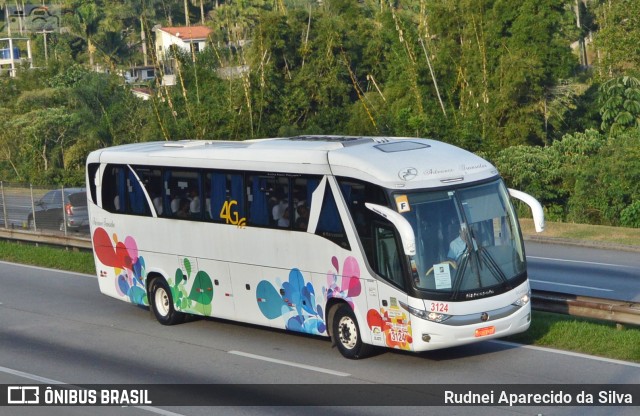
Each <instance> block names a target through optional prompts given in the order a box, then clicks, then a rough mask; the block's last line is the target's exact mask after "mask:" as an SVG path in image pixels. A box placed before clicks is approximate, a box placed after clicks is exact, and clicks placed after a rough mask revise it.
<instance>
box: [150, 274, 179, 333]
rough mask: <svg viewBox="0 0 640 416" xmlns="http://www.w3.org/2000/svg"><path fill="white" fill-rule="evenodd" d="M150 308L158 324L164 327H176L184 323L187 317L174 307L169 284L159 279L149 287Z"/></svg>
mask: <svg viewBox="0 0 640 416" xmlns="http://www.w3.org/2000/svg"><path fill="white" fill-rule="evenodd" d="M149 306H150V307H151V310H152V311H153V314H154V315H155V317H156V319H157V320H158V322H160V323H161V324H162V325H175V324H179V323H182V322H184V319H185V315H184V314H183V313H181V312H178V311H176V309H175V307H174V306H173V297H172V296H171V289H170V288H169V285H168V284H167V282H166V281H165V280H164V279H163V278H161V277H159V278H156V279H154V280H153V281H152V282H151V286H150V287H149Z"/></svg>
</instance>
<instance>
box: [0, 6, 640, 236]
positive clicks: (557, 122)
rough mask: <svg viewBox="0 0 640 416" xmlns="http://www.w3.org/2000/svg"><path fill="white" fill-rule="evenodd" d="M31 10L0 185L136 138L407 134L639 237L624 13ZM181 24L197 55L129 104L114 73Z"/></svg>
mask: <svg viewBox="0 0 640 416" xmlns="http://www.w3.org/2000/svg"><path fill="white" fill-rule="evenodd" d="M37 3H38V4H40V3H41V2H40V1H38V2H37ZM45 3H46V4H49V5H51V6H52V7H55V8H57V9H56V10H60V11H61V13H60V14H61V23H60V30H57V31H53V32H52V33H47V35H46V37H45V36H44V35H43V34H42V33H28V34H26V35H22V36H26V37H29V38H30V39H31V48H32V50H33V64H34V66H35V67H36V68H33V69H30V68H27V67H25V68H21V69H19V70H18V71H17V72H16V76H15V77H10V76H9V72H8V71H2V73H1V74H0V179H1V180H3V181H9V182H18V181H19V182H30V183H34V184H53V183H62V184H65V185H75V184H79V183H82V182H83V164H84V160H85V157H86V155H87V153H88V152H90V151H91V150H93V149H96V148H99V147H104V146H111V145H117V144H122V143H130V142H136V141H150V140H177V139H207V140H220V139H224V140H243V139H249V138H260V137H272V136H284V135H297V134H350V135H393V136H419V137H431V138H435V139H438V140H442V141H445V142H449V143H452V144H455V145H458V146H461V147H464V148H467V149H469V150H471V151H474V152H477V153H479V154H481V155H482V156H484V157H486V158H488V159H489V160H491V161H492V162H493V163H495V164H496V166H498V168H499V169H500V171H501V172H502V174H503V176H504V177H505V179H506V180H507V182H508V184H509V185H510V186H513V187H516V188H519V189H522V190H524V191H526V192H528V193H530V194H532V195H534V196H535V197H537V198H539V199H540V201H541V202H542V203H543V205H544V206H545V210H546V213H547V218H548V219H550V220H560V221H576V222H589V223H594V224H611V225H625V226H633V227H640V48H638V46H637V45H638V39H640V0H606V1H604V0H602V1H600V0H521V1H517V2H514V1H507V0H459V1H454V0H396V1H384V0H360V1H356V0H323V1H316V0H206V1H205V0H191V1H189V0H183V1H176V0H160V1H157V0H134V1H116V0H111V1H109V0H101V1H85V0H61V1H51V2H49V1H47V2H45ZM17 4H18V3H16V2H13V1H0V7H1V8H2V9H3V10H2V15H7V13H5V11H8V10H10V9H11V8H12V7H15V6H16V5H17ZM5 23H6V22H5ZM187 24H188V25H204V26H207V27H209V28H210V29H212V30H213V31H212V33H211V35H210V36H209V38H208V40H207V47H206V48H204V49H203V50H202V51H199V52H197V53H196V52H193V53H184V54H182V53H179V52H176V62H177V64H176V65H175V66H174V68H175V72H176V73H175V75H176V77H175V79H176V83H175V85H173V86H166V85H162V84H161V82H160V81H161V79H162V77H161V75H162V70H161V68H160V67H158V68H157V69H158V76H157V77H156V79H155V80H151V81H149V82H148V83H147V85H145V87H146V88H147V89H148V90H149V91H150V92H151V98H150V99H149V100H142V99H140V98H138V97H136V96H134V95H133V94H132V91H131V90H132V84H128V83H125V82H124V78H123V77H122V71H124V70H126V69H128V68H131V67H134V66H139V65H142V64H143V63H144V62H145V60H146V62H147V63H148V64H149V65H157V64H158V57H157V56H156V55H155V53H156V50H157V48H156V45H155V43H154V42H155V36H156V31H155V30H154V29H157V28H159V27H166V26H185V25H187ZM0 30H2V33H0V38H6V37H9V36H8V33H7V32H8V24H4V26H3V25H2V24H0ZM11 36H16V33H11ZM17 36H21V35H20V34H18V35H17ZM45 45H46V48H45ZM143 45H144V48H143ZM145 51H146V54H145V53H144V52H145ZM145 55H146V56H145ZM225 74H226V75H225ZM229 74H233V75H229ZM138 86H139V85H138Z"/></svg>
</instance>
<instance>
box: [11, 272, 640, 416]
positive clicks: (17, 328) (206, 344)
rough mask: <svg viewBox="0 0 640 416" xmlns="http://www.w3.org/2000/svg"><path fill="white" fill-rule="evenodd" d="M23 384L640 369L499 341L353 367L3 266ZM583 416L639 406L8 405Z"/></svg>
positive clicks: (314, 346)
mask: <svg viewBox="0 0 640 416" xmlns="http://www.w3.org/2000/svg"><path fill="white" fill-rule="evenodd" d="M13 383H19V384H31V383H47V384H50V383H66V384H73V385H77V384H87V383H100V384H105V383H106V384H109V383H111V384H124V385H129V386H137V385H144V384H145V383H166V384H174V383H178V384H191V383H193V384H223V385H230V386H233V387H234V388H235V387H236V386H237V387H238V391H237V394H246V395H247V404H251V403H252V402H251V397H252V395H250V394H249V393H248V392H249V391H251V389H250V388H247V386H246V384H249V385H255V384H256V383H257V384H264V385H272V384H274V383H285V384H290V385H294V386H295V385H301V384H313V385H316V386H317V388H318V395H319V396H321V397H322V396H323V394H324V393H323V391H325V389H329V388H333V389H335V387H336V385H338V384H356V385H363V384H370V383H374V384H403V385H407V384H409V385H411V384H417V385H422V384H432V385H442V384H462V385H464V386H465V388H466V386H471V387H469V388H473V385H475V384H487V383H488V384H490V385H494V386H496V389H500V386H510V385H513V384H523V383H524V384H542V385H553V384H563V385H564V384H566V385H574V386H575V385H579V384H581V383H594V384H607V385H613V384H640V365H638V364H630V363H624V362H618V361H613V360H605V359H598V358H594V357H587V356H582V355H579V354H571V353H561V352H557V351H552V350H548V349H542V348H534V347H523V346H519V345H512V344H508V343H504V342H501V341H486V342H482V343H479V344H475V345H471V346H465V347H459V348H452V349H448V350H442V351H435V352H431V353H424V354H419V355H414V354H406V353H399V352H394V351H385V352H381V353H380V354H378V355H376V356H374V357H371V358H368V359H365V360H359V361H350V360H346V359H344V358H342V357H341V356H340V355H339V353H338V352H337V351H336V350H335V349H332V348H331V346H330V343H329V342H328V341H327V340H324V339H320V338H315V337H309V336H302V335H296V334H289V333H283V332H280V331H274V330H270V329H265V328H258V327H254V326H248V325H240V324H236V323H232V322H227V321H221V320H213V319H201V320H193V321H191V322H187V323H186V324H182V325H178V326H175V327H164V326H161V325H159V324H158V323H157V322H156V321H155V320H154V319H152V317H151V314H150V313H149V311H148V310H146V309H144V308H139V307H135V306H132V305H129V304H126V303H124V302H120V301H117V300H115V299H111V298H108V297H105V296H104V295H101V294H100V293H99V291H98V287H97V282H96V278H95V277H93V276H87V275H78V274H73V273H67V272H59V271H52V270H47V269H39V268H33V267H28V266H20V265H14V264H9V263H0V385H4V384H13ZM243 384H245V386H242V385H243ZM323 386H324V387H323ZM258 388H259V386H258ZM350 391H351V390H349V389H347V388H345V394H349V392H350ZM292 394H295V391H293V392H292ZM332 394H335V393H332ZM399 394H401V395H402V394H404V395H410V394H411V391H410V390H401V391H400V392H399ZM326 400H327V404H329V403H331V402H332V399H331V395H329V396H328V397H327V398H326ZM636 405H637V404H636ZM578 412H580V413H581V414H582V415H610V414H616V415H636V414H637V407H617V408H612V407H587V408H584V407H581V408H577V407H555V406H544V405H538V406H527V407H508V406H497V405H494V406H483V407H478V406H474V407H453V408H451V407H426V408H425V407H422V408H421V407H411V408H400V409H392V408H389V407H383V406H346V407H344V406H342V407H330V408H327V407H315V408H314V407H310V408H304V409H300V408H297V407H212V408H208V407H189V406H182V405H181V406H177V407H165V406H159V405H153V404H151V405H146V406H131V407H91V408H85V407H5V408H1V407H0V415H11V416H13V415H82V414H96V415H110V414H116V415H154V414H160V415H185V416H186V415H189V416H191V415H194V416H195V415H211V414H237V415H245V414H278V415H288V414H292V415H293V414H295V415H300V414H301V413H302V414H341V415H342V414H344V415H362V414H380V415H382V414H385V415H388V414H389V413H397V414H401V413H411V414H435V415H440V414H442V415H452V414H460V415H466V414H473V415H523V414H526V415H538V414H544V415H574V414H576V413H578Z"/></svg>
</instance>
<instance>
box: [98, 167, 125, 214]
mask: <svg viewBox="0 0 640 416" xmlns="http://www.w3.org/2000/svg"><path fill="white" fill-rule="evenodd" d="M125 198H126V188H125V171H124V167H123V166H117V165H107V167H106V169H105V170H104V176H103V178H102V208H103V209H105V210H107V211H109V212H120V213H124V204H125Z"/></svg>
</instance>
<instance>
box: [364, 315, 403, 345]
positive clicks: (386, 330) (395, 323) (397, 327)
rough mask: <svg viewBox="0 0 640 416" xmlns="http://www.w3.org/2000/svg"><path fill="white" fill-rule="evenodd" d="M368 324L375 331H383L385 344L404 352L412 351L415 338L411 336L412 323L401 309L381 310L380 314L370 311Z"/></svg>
mask: <svg viewBox="0 0 640 416" xmlns="http://www.w3.org/2000/svg"><path fill="white" fill-rule="evenodd" d="M367 324H368V325H369V328H370V329H371V330H372V331H373V333H374V337H375V336H376V332H380V331H382V333H383V334H384V337H385V343H386V345H387V346H388V347H391V348H399V349H402V350H409V349H411V343H412V342H413V338H412V336H411V321H410V320H409V317H408V316H407V315H406V313H405V312H404V311H401V310H399V308H390V309H385V308H380V312H378V311H377V310H375V309H369V312H367Z"/></svg>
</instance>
